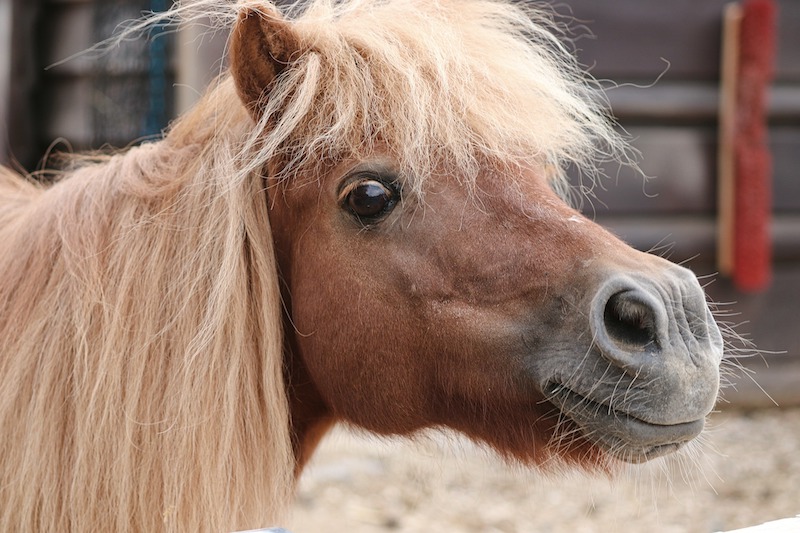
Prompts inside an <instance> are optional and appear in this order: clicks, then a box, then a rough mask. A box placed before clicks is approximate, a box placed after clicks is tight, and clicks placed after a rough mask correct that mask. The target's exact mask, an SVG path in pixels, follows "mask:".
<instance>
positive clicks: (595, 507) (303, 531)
mask: <svg viewBox="0 0 800 533" xmlns="http://www.w3.org/2000/svg"><path fill="white" fill-rule="evenodd" d="M708 427H709V429H708V430H707V432H706V433H704V437H703V440H704V442H703V443H702V445H701V446H700V447H698V448H696V449H695V452H684V453H682V454H680V455H679V456H673V457H672V458H670V459H668V460H658V461H655V462H653V463H649V464H647V465H643V466H638V467H626V468H625V470H624V472H623V473H621V474H620V475H618V476H615V478H614V479H610V480H609V479H607V478H604V477H600V478H598V477H590V476H587V475H585V474H584V475H579V474H574V473H573V474H563V475H557V476H554V475H550V476H544V475H543V474H541V473H538V472H536V471H532V470H526V469H521V468H517V467H511V466H507V465H504V464H503V463H501V462H500V461H499V460H498V459H497V458H496V457H494V456H493V455H492V454H491V453H490V452H487V451H485V450H483V449H481V448H479V447H477V446H474V445H472V444H471V443H469V442H467V441H465V440H463V439H461V438H459V437H456V436H452V435H450V436H444V435H442V434H440V433H437V434H431V435H428V436H426V437H424V438H421V439H417V441H416V442H409V441H399V440H379V439H376V438H374V437H367V436H363V435H361V436H360V435H354V434H352V433H349V432H347V431H346V430H344V429H337V430H336V431H334V432H333V433H332V434H331V435H330V436H329V437H328V438H327V439H326V441H325V442H324V443H323V445H322V446H321V447H320V449H319V450H318V452H317V454H316V456H315V458H314V460H313V461H312V463H311V465H310V466H309V467H308V468H307V469H306V471H305V473H304V475H303V477H302V479H301V481H300V486H299V489H298V495H297V501H296V504H295V510H294V517H293V520H292V522H291V523H290V524H288V526H289V528H290V529H291V531H292V532H293V533H317V532H340V531H342V532H343V531H346V532H348V533H372V532H386V531H398V532H411V531H414V532H423V531H432V532H486V533H494V532H510V531H515V532H516V531H519V532H540V533H545V532H570V533H580V532H601V531H602V532H606V531H615V532H634V531H635V532H637V533H638V532H647V533H662V532H663V533H666V532H675V533H687V532H688V533H691V532H698V533H707V532H713V531H720V530H729V529H737V528H741V527H745V526H748V525H754V524H760V523H763V522H766V521H769V520H774V519H778V518H784V517H789V516H795V515H798V514H800V408H794V409H783V410H781V409H766V410H760V411H752V412H741V411H735V410H732V411H727V412H723V413H719V414H715V415H713V417H712V418H711V419H710V422H709V425H708ZM698 450H699V451H698Z"/></svg>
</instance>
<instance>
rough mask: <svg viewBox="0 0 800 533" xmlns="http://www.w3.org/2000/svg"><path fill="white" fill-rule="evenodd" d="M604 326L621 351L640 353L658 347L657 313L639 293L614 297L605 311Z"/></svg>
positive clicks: (619, 294)
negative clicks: (648, 348)
mask: <svg viewBox="0 0 800 533" xmlns="http://www.w3.org/2000/svg"><path fill="white" fill-rule="evenodd" d="M603 323H604V326H605V330H606V332H607V334H608V336H609V338H610V339H611V340H612V341H613V342H614V343H615V344H617V345H618V346H619V347H620V348H628V349H633V350H636V351H640V350H643V349H644V348H646V347H648V346H652V347H656V338H657V332H656V319H655V312H654V310H653V309H652V307H651V306H650V305H648V303H647V302H646V301H644V300H643V299H641V298H640V297H638V296H637V292H636V291H631V290H626V291H622V292H618V293H616V294H614V295H612V296H611V297H610V298H609V299H608V302H607V303H606V306H605V309H604V311H603Z"/></svg>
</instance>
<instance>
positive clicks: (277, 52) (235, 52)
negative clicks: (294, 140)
mask: <svg viewBox="0 0 800 533" xmlns="http://www.w3.org/2000/svg"><path fill="white" fill-rule="evenodd" d="M300 53H301V45H300V38H299V37H298V35H297V33H296V32H295V31H294V28H292V26H291V24H290V23H289V22H288V21H287V20H286V19H284V18H283V17H282V16H281V15H280V13H278V12H277V11H269V12H261V11H257V10H254V9H245V10H243V11H242V12H241V13H240V14H239V20H238V21H237V22H236V25H235V26H234V28H233V34H232V36H231V43H230V61H231V74H232V75H233V80H234V82H235V83H236V91H237V92H238V93H239V98H241V99H242V102H243V103H244V105H245V106H246V107H247V109H248V111H250V114H251V115H252V116H253V118H254V119H255V120H256V121H258V119H259V118H260V117H261V107H262V105H263V103H264V102H266V99H267V97H268V95H269V91H270V89H271V88H272V85H273V83H274V81H275V79H276V78H277V77H278V76H279V75H280V74H281V72H283V71H284V70H285V69H286V67H288V66H289V64H290V63H291V61H292V60H293V59H295V58H297V57H298V56H299V55H300Z"/></svg>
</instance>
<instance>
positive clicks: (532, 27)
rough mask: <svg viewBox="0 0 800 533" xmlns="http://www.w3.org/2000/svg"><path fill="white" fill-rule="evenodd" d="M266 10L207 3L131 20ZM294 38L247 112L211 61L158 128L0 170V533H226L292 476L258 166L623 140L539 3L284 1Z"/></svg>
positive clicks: (533, 157) (302, 168) (426, 166)
mask: <svg viewBox="0 0 800 533" xmlns="http://www.w3.org/2000/svg"><path fill="white" fill-rule="evenodd" d="M245 7H247V8H250V9H258V10H260V11H263V12H268V11H273V12H274V11H275V10H276V8H275V7H274V6H272V5H269V4H267V3H265V2H254V1H249V0H248V1H247V2H239V3H238V4H231V3H224V2H219V1H216V0H215V1H211V0H200V1H197V2H193V3H191V4H186V5H177V6H176V7H175V8H174V9H173V10H172V11H171V12H169V13H168V14H166V15H154V16H152V17H150V18H148V19H145V20H143V21H140V22H137V23H135V24H133V25H132V26H130V27H129V28H128V29H127V30H125V31H123V33H122V34H121V36H120V37H119V39H123V38H126V37H129V36H130V35H132V34H134V33H136V32H137V31H140V30H142V29H143V28H147V27H150V26H151V25H152V24H154V23H160V22H164V21H165V20H167V19H179V20H192V19H194V18H195V17H199V16H209V15H211V16H212V18H214V19H215V20H216V21H217V22H219V23H220V24H222V23H232V22H233V21H235V19H236V17H237V14H238V13H239V12H240V11H241V9H242V8H245ZM287 14H288V16H290V17H293V18H294V19H295V20H294V22H293V27H294V28H295V29H296V32H297V34H298V36H300V38H301V41H302V43H303V50H302V51H301V52H302V53H301V54H300V55H298V57H296V58H295V59H294V60H293V62H292V63H291V64H289V65H287V68H286V70H285V71H284V72H283V73H282V75H281V76H280V78H279V79H278V80H277V81H276V83H275V84H274V86H273V87H272V89H271V92H270V94H269V100H268V101H266V102H262V105H263V114H262V115H261V117H260V120H259V122H258V123H257V124H255V123H254V122H253V120H252V118H251V117H250V115H249V114H248V112H247V111H246V109H245V107H244V106H243V105H242V104H241V103H240V102H239V100H238V98H237V96H236V91H235V88H234V84H233V81H232V79H231V77H230V75H228V74H225V75H223V76H222V77H221V78H220V79H219V80H218V81H217V83H216V84H215V86H214V87H213V88H212V89H211V90H210V91H209V92H208V93H207V94H206V96H205V97H204V98H203V99H202V100H201V101H200V102H199V104H198V105H197V106H196V107H195V108H194V109H193V110H192V111H191V112H189V113H188V114H187V115H185V116H184V117H182V118H181V119H180V120H178V121H177V122H176V123H175V124H173V125H172V127H171V128H170V130H169V132H168V133H167V135H166V136H165V138H164V139H163V140H161V141H159V142H156V143H151V144H146V145H142V146H139V147H137V148H133V149H130V150H128V151H127V152H124V153H118V154H116V155H113V156H95V157H75V158H74V159H73V160H72V164H71V168H70V169H69V170H67V171H65V173H64V175H63V176H62V177H61V179H59V180H57V182H56V183H55V184H54V185H51V186H48V187H45V186H42V185H39V184H37V183H35V182H34V181H33V180H31V179H26V178H23V177H20V176H17V175H15V174H13V173H11V172H10V171H7V170H4V171H2V172H0V376H2V378H1V379H0V435H2V439H1V440H0V530H2V531H36V530H40V531H71V530H81V531H120V532H122V531H159V530H167V531H230V530H234V529H244V528H253V527H263V526H264V525H267V524H269V523H270V522H271V521H276V520H280V517H281V513H282V512H283V511H284V509H285V507H286V505H287V502H288V501H289V500H290V497H291V492H292V489H293V475H294V458H293V456H292V450H291V442H290V434H289V415H288V407H287V399H286V390H285V386H284V383H283V376H282V355H283V354H282V332H281V328H282V322H281V306H280V293H279V288H278V280H277V274H276V266H275V258H274V252H273V248H272V242H271V236H270V228H269V219H268V213H267V202H266V195H265V192H264V187H265V183H264V180H263V175H264V173H265V172H266V170H265V169H268V168H273V167H275V165H274V164H273V163H274V162H275V161H281V162H283V163H284V164H282V165H281V166H280V167H279V168H278V170H276V172H279V173H280V175H279V176H276V177H279V178H282V179H287V180H288V179H292V178H293V177H294V176H296V175H297V174H298V173H300V172H312V171H315V170H317V171H318V170H319V168H317V167H319V166H320V165H321V164H322V162H327V163H326V164H330V162H331V160H336V159H337V158H340V157H344V156H354V157H363V156H366V155H367V154H369V153H370V151H371V150H373V149H374V147H375V145H376V143H382V144H385V145H386V146H389V147H390V149H391V150H392V151H393V155H394V156H395V157H396V158H397V160H398V162H399V164H400V165H401V167H402V169H403V174H404V175H405V176H406V178H405V179H406V180H407V181H408V182H409V185H410V186H411V188H412V189H414V190H416V191H417V192H421V191H422V190H423V189H424V181H425V179H426V178H427V177H428V176H430V175H431V174H432V172H433V169H434V168H435V167H437V166H438V165H441V164H447V165H448V168H449V169H451V170H452V169H453V168H454V167H455V172H457V173H458V174H459V175H461V176H462V177H463V179H464V180H465V181H466V182H467V183H468V184H469V183H470V180H472V179H474V175H475V171H476V168H477V163H476V161H478V160H481V159H483V158H485V157H489V158H491V159H492V160H494V161H498V162H499V163H501V164H508V165H526V166H527V165H531V164H536V165H537V166H539V167H540V168H542V169H546V170H547V171H548V172H549V173H550V175H551V178H553V179H554V180H556V181H558V180H559V179H560V178H559V176H560V175H561V169H563V168H564V167H565V166H566V165H567V164H577V165H579V166H582V167H583V168H586V169H590V170H591V169H592V168H593V167H594V162H595V161H596V160H595V156H594V154H596V153H597V150H598V147H599V151H600V153H601V154H611V153H616V154H618V153H621V152H620V148H621V147H622V146H623V145H622V143H621V141H620V140H619V139H618V137H616V136H615V134H614V133H613V131H612V129H611V128H610V126H609V123H608V121H607V120H606V119H605V118H604V116H603V114H602V112H600V111H599V110H598V109H599V108H598V107H597V105H596V104H593V103H592V101H591V98H590V92H591V91H590V84H589V83H588V82H587V81H586V80H585V79H584V78H582V77H581V76H580V75H579V74H578V69H577V67H576V66H575V63H574V62H573V60H572V59H570V57H569V56H568V54H566V53H565V52H564V50H563V49H562V47H561V45H560V44H559V43H558V41H557V40H556V38H555V37H554V36H553V35H552V33H551V31H550V30H551V25H550V24H549V23H547V22H546V20H545V19H544V17H542V16H541V15H538V14H534V16H533V19H531V18H530V15H531V14H530V13H525V12H523V11H522V9H521V8H518V7H514V6H511V5H507V4H505V3H502V2H497V1H488V0H469V1H465V0H458V1H456V0H453V1H451V2H445V1H444V0H442V1H433V0H388V1H374V2H366V1H362V0H351V1H348V2H344V3H336V4H334V3H332V2H330V1H324V0H319V1H315V2H313V3H312V4H311V5H310V6H308V8H307V9H305V10H301V9H300V8H289V9H288V10H287Z"/></svg>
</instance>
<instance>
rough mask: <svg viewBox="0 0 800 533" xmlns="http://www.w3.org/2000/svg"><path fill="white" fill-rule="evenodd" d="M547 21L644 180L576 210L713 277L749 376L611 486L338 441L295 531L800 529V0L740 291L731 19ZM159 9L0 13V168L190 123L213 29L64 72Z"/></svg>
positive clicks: (307, 492)
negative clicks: (731, 155) (632, 151)
mask: <svg viewBox="0 0 800 533" xmlns="http://www.w3.org/2000/svg"><path fill="white" fill-rule="evenodd" d="M540 3H541V2H540ZM551 4H552V6H553V8H554V9H555V10H556V12H557V13H558V14H559V15H560V17H559V21H560V22H563V23H564V24H568V25H569V26H570V28H571V30H570V31H569V32H568V38H569V41H570V43H569V44H568V46H569V47H571V48H573V49H574V50H575V52H576V54H577V56H578V59H579V61H580V62H581V63H582V64H583V65H584V66H585V67H586V68H588V69H589V70H590V72H591V73H592V75H593V76H594V77H595V78H597V79H598V80H601V83H602V85H603V86H604V87H606V88H607V97H608V100H609V102H610V105H611V109H612V110H613V114H614V116H615V117H616V118H617V120H618V121H619V123H620V125H621V127H623V128H624V129H625V130H626V131H627V133H628V135H629V136H630V138H631V140H632V144H633V146H634V147H635V148H637V149H638V150H639V151H640V152H641V168H642V170H643V172H644V173H645V174H646V175H648V176H652V177H653V178H654V179H648V180H643V179H642V177H641V175H639V174H637V173H635V172H633V171H631V170H629V169H625V168H622V169H617V168H609V172H608V174H609V178H607V179H606V180H604V181H603V182H602V184H601V186H599V187H595V188H594V191H593V193H594V198H593V199H590V200H587V201H584V203H583V209H584V212H585V213H586V214H587V215H588V216H590V217H592V218H594V219H596V220H597V221H598V222H600V223H602V224H604V225H606V226H608V227H609V228H610V229H612V231H614V232H615V233H617V234H618V235H620V236H621V237H622V238H623V239H625V240H626V241H628V242H629V243H630V244H632V245H633V246H635V247H637V248H640V249H643V250H653V251H655V252H656V253H661V254H665V255H668V256H669V257H670V259H672V260H673V261H676V262H684V263H685V264H686V265H687V266H689V267H690V268H692V269H693V270H694V271H695V272H696V273H697V274H698V275H699V276H709V277H707V278H706V277H704V278H703V279H704V280H705V282H706V283H707V291H708V293H709V294H710V297H711V298H712V299H713V300H714V301H716V302H720V303H721V304H722V305H721V306H720V309H721V310H722V311H724V312H725V314H726V315H729V316H725V317H723V318H722V320H724V321H726V322H729V323H731V324H734V325H735V329H736V331H737V332H738V333H740V334H742V335H744V336H745V337H746V338H748V339H751V340H752V342H753V343H754V345H755V346H757V347H758V349H759V350H760V351H761V352H760V353H756V352H752V351H750V350H747V349H746V345H745V344H742V342H737V343H735V346H734V348H735V347H740V348H745V352H746V353H745V355H746V354H749V355H750V356H749V357H745V358H741V359H738V362H739V363H740V364H741V365H742V366H743V367H744V370H740V371H738V373H737V375H736V376H734V377H733V378H732V381H733V384H732V385H731V386H729V387H727V388H726V389H725V391H724V395H723V401H721V402H720V411H721V412H720V413H719V414H716V415H714V417H712V420H711V426H712V431H711V432H709V434H708V435H707V436H706V440H707V441H708V443H707V446H706V451H705V452H704V454H702V455H703V456H704V457H705V458H704V459H702V460H699V459H698V460H699V461H700V463H698V462H697V461H694V460H690V458H688V457H686V456H685V457H684V458H683V459H678V460H675V461H673V462H670V461H665V462H660V463H657V465H656V466H655V467H645V468H643V469H634V470H632V471H631V472H632V475H631V476H625V477H626V479H627V480H628V481H626V482H624V483H622V484H620V481H619V480H617V481H615V482H613V483H608V482H607V481H604V480H592V481H587V480H585V478H579V479H573V478H569V479H567V478H559V479H558V480H555V481H554V480H552V479H548V480H544V479H543V478H542V477H541V476H539V475H538V474H531V473H529V472H523V471H518V470H516V469H514V468H503V467H498V466H497V461H496V460H495V459H491V458H490V459H486V458H485V455H486V454H485V453H484V452H483V451H482V450H480V449H478V448H476V447H474V446H472V445H470V444H467V443H464V442H462V441H460V440H459V439H458V438H456V437H452V436H450V437H447V438H444V437H441V436H426V437H424V438H423V439H421V440H420V441H419V442H417V443H416V444H413V445H412V444H410V443H387V442H382V441H375V440H374V439H370V438H361V437H356V436H353V435H352V434H351V433H347V432H344V431H339V432H337V433H336V434H335V435H334V436H333V438H331V439H329V441H328V442H327V443H326V445H325V447H324V448H323V449H322V450H321V452H320V454H319V456H318V458H317V460H316V461H315V463H314V464H313V465H312V466H311V468H310V469H309V470H308V472H307V473H306V475H305V476H304V478H303V480H302V482H301V485H300V498H299V501H298V505H297V513H296V521H297V523H296V524H295V526H296V528H297V529H296V531H298V532H300V531H308V532H310V531H320V530H341V529H344V528H345V527H346V528H348V529H347V530H348V531H386V530H405V531H420V530H424V529H425V525H426V524H428V525H430V526H431V527H429V528H428V529H429V530H432V531H440V530H441V531H445V530H448V529H449V530H451V531H529V530H536V531H607V530H611V529H607V528H605V527H604V526H602V524H606V523H608V520H616V521H615V522H614V525H613V528H612V529H613V530H615V531H623V530H630V531H641V530H642V529H643V528H644V527H649V528H650V529H651V530H653V531H714V530H718V529H730V528H733V527H741V526H743V525H747V524H751V523H758V522H759V521H764V520H768V519H771V518H780V517H781V516H791V515H794V514H800V465H798V463H800V461H798V460H797V459H796V456H797V452H798V450H799V449H800V411H798V409H797V406H800V333H799V332H800V179H798V173H800V2H798V1H797V0H777V1H776V2H774V6H775V7H777V14H776V16H775V25H774V27H773V28H770V29H769V32H762V33H761V34H759V35H762V37H763V39H764V41H765V42H767V44H769V43H770V42H774V45H775V46H774V54H772V55H771V56H770V57H771V61H772V66H773V67H774V71H773V76H772V78H771V80H769V85H768V87H767V95H768V98H767V101H766V106H765V108H764V109H763V123H764V126H765V127H766V132H767V134H768V140H767V147H768V149H769V153H770V155H771V165H769V166H768V168H767V182H766V185H765V186H766V188H767V191H771V194H770V195H769V206H768V213H767V214H766V216H767V218H766V221H767V222H766V224H767V225H766V228H767V237H768V239H769V241H768V243H767V244H768V246H767V248H765V250H764V252H763V253H765V254H766V256H765V257H766V259H765V260H766V264H767V267H766V268H767V270H766V277H765V278H764V279H763V282H762V283H760V284H757V285H758V286H757V287H756V288H753V287H752V286H750V287H746V288H747V290H742V288H741V286H737V284H736V283H733V282H732V281H731V279H729V276H725V275H715V274H717V273H718V272H719V266H718V261H717V259H718V257H717V253H718V252H717V250H718V235H719V220H718V219H719V217H718V214H719V211H720V204H719V201H718V198H719V195H720V187H721V186H722V185H721V181H720V180H719V179H718V176H719V170H720V169H719V168H718V167H719V165H718V160H719V153H720V148H721V147H720V142H719V133H720V94H721V87H722V86H723V85H724V84H723V83H722V82H721V78H722V76H721V67H720V65H721V63H722V57H723V51H722V48H723V47H722V45H721V43H722V41H723V33H724V32H723V26H724V24H723V12H724V10H725V7H726V5H727V4H728V2H727V1H726V0H703V1H702V2H698V1H696V0H671V1H670V2H665V1H663V0H614V2H598V1H596V0H553V1H552V2H551ZM170 5H171V2H170V1H169V0H25V1H23V0H0V162H1V163H3V164H6V165H10V166H12V167H15V168H17V169H20V170H26V171H34V170H36V169H37V168H41V166H42V164H43V163H42V161H43V158H44V157H45V155H46V154H47V153H48V152H50V151H64V150H76V151H77V150H85V149H93V148H100V147H102V146H104V145H111V146H116V147H124V146H127V145H129V144H131V143H136V142H140V141H141V140H143V139H148V138H153V137H154V136H158V135H159V134H160V132H161V131H162V130H163V129H164V128H165V127H166V126H167V124H168V123H169V121H170V120H171V119H172V118H174V117H175V116H177V115H178V114H180V113H181V112H182V111H185V110H186V109H188V108H189V107H190V106H191V105H192V103H193V102H194V101H195V100H196V99H197V97H198V96H199V94H201V93H202V91H203V89H204V87H205V86H206V84H207V83H208V82H209V81H210V80H211V79H212V78H213V77H214V76H216V75H217V74H219V73H220V72H221V69H223V68H224V48H225V41H226V38H227V34H226V32H225V31H221V32H216V33H214V32H210V31H209V29H208V27H204V26H203V25H202V24H200V25H196V26H192V27H185V28H180V29H178V30H175V29H174V28H173V29H170V31H164V29H161V28H156V29H154V30H153V32H152V35H151V36H152V37H155V38H151V39H141V40H137V41H131V42H125V43H122V45H120V46H118V47H115V48H113V49H111V50H109V51H107V52H106V53H103V54H97V53H93V52H88V53H85V54H82V55H77V56H76V57H74V58H72V59H70V60H68V61H63V60H65V59H67V58H69V57H71V56H73V55H74V54H78V53H79V52H82V51H84V50H87V49H89V48H90V47H91V46H92V45H93V44H95V43H97V42H99V41H102V40H103V39H105V38H107V37H109V36H110V35H111V34H112V32H113V31H114V29H115V28H116V27H117V25H118V24H120V23H122V22H123V21H125V20H127V19H133V18H137V17H139V16H140V15H141V14H142V13H143V12H146V11H162V10H165V9H167V8H168V7H169V6H170ZM770 32H772V34H769V33H770ZM759 39H760V38H759ZM576 185H578V183H577V181H576ZM734 211H735V210H734ZM734 214H735V213H734ZM745 231H746V230H745ZM715 448H716V451H714V449H715ZM695 455H696V456H697V457H699V456H700V455H701V454H700V453H697V454H695ZM695 458H696V457H695ZM701 463H702V464H701ZM673 470H674V471H673ZM625 483H630V484H628V485H626V484H625ZM611 487H614V488H613V489H612V488H611ZM634 503H635V505H633V504H634ZM631 505H633V507H631ZM626 506H627V507H626ZM537 517H539V518H540V520H539V521H538V522H537V521H536V520H537ZM615 517H616V518H615ZM445 519H446V520H445ZM443 520H444V521H443ZM447 520H450V521H449V522H447ZM570 520H572V521H570ZM448 524H449V525H448ZM433 525H435V527H433ZM626 528H627V529H626Z"/></svg>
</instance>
